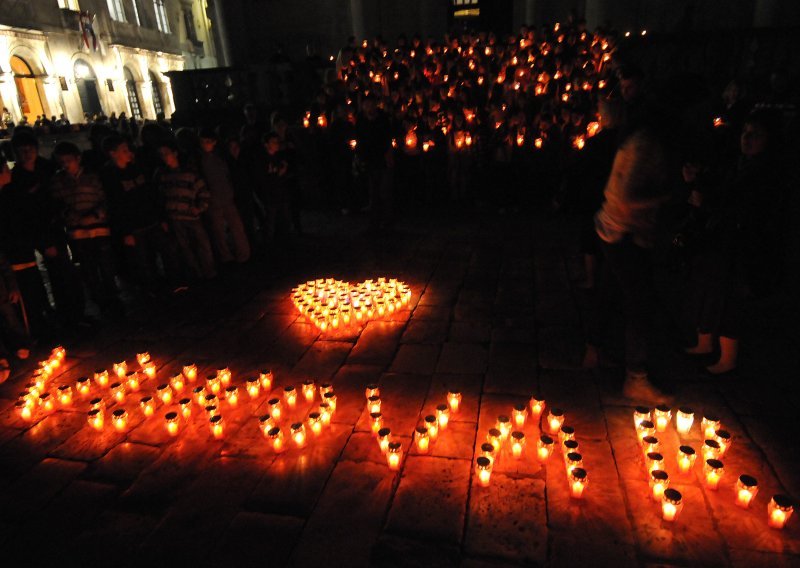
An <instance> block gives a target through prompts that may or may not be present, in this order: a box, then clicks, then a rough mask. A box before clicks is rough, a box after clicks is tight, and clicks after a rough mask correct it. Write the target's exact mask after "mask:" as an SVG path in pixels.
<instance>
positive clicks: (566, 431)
mask: <svg viewBox="0 0 800 568" xmlns="http://www.w3.org/2000/svg"><path fill="white" fill-rule="evenodd" d="M574 439H575V428H573V427H572V426H562V427H561V428H560V429H559V431H558V441H559V442H561V443H562V444H563V443H564V442H566V441H567V440H574Z"/></svg>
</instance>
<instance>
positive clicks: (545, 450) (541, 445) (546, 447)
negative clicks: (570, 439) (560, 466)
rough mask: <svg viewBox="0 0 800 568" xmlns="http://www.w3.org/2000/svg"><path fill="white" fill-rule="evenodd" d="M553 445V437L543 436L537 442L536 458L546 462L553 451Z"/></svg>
mask: <svg viewBox="0 0 800 568" xmlns="http://www.w3.org/2000/svg"><path fill="white" fill-rule="evenodd" d="M553 446H554V442H553V438H551V437H550V436H541V437H540V438H539V441H538V442H537V443H536V458H537V459H538V460H539V461H540V462H542V463H544V462H546V461H547V460H548V458H549V457H550V455H551V454H552V453H553Z"/></svg>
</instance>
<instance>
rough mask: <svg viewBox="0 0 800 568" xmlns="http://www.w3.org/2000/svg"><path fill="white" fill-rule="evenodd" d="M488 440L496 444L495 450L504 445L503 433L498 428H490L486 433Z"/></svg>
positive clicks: (493, 444)
mask: <svg viewBox="0 0 800 568" xmlns="http://www.w3.org/2000/svg"><path fill="white" fill-rule="evenodd" d="M486 441H487V442H489V443H490V444H491V445H492V446H494V451H495V452H499V451H500V446H502V445H503V434H502V433H501V432H500V430H498V429H497V428H489V432H488V433H487V434H486Z"/></svg>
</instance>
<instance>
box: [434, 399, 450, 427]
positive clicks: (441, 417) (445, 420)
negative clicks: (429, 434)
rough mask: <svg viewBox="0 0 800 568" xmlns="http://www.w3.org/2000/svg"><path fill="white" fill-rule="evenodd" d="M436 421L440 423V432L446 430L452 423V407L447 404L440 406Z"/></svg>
mask: <svg viewBox="0 0 800 568" xmlns="http://www.w3.org/2000/svg"><path fill="white" fill-rule="evenodd" d="M436 419H437V420H438V421H439V430H440V431H441V430H444V429H446V428H447V425H448V424H449V423H450V407H449V406H448V405H446V404H440V405H439V406H437V407H436Z"/></svg>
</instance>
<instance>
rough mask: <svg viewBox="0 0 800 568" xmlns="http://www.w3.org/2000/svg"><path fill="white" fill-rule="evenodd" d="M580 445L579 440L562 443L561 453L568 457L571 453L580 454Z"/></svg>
mask: <svg viewBox="0 0 800 568" xmlns="http://www.w3.org/2000/svg"><path fill="white" fill-rule="evenodd" d="M579 448H580V444H578V441H577V440H564V441H563V442H561V451H562V453H563V454H564V455H565V456H566V455H567V454H569V453H570V452H575V453H580V451H579Z"/></svg>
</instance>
